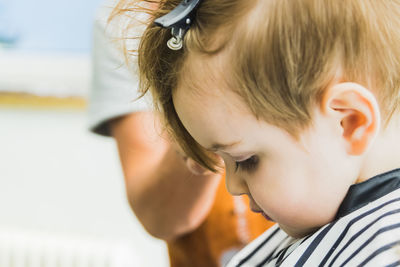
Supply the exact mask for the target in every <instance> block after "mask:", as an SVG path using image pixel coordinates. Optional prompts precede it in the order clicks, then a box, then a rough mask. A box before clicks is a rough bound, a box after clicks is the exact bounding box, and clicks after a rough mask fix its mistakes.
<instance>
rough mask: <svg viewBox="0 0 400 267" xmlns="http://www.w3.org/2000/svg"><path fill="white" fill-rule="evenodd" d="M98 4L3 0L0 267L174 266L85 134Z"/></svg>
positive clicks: (115, 169) (99, 142) (103, 152)
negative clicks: (145, 229) (93, 35)
mask: <svg viewBox="0 0 400 267" xmlns="http://www.w3.org/2000/svg"><path fill="white" fill-rule="evenodd" d="M101 4H102V1H101V0H85V1H81V0H68V1H65V0H64V1H60V0H56V1H54V0H53V1H51V0H36V1H32V0H0V266H1V267H14V266H15V267H20V266H26V267H28V266H29V267H31V266H52V267H53V266H65V267H69V266H71V267H72V266H81V267H86V266H93V267H97V266H99V267H101V266H109V267H121V266H160V267H163V266H168V259H167V252H166V248H165V245H164V243H163V242H161V241H159V240H156V239H153V238H151V237H150V236H148V235H147V234H146V233H145V232H144V230H143V228H142V227H141V225H140V224H139V223H138V221H137V219H136V218H135V217H134V215H133V214H132V212H131V210H130V208H129V205H128V202H127V200H126V196H125V189H124V184H123V176H122V171H121V168H120V164H119V159H118V154H117V150H116V146H115V144H114V141H113V140H112V139H111V138H105V137H100V136H96V135H94V134H92V133H89V131H88V130H87V127H88V125H87V114H86V107H87V96H88V91H89V86H90V79H91V62H90V58H91V55H90V53H91V38H92V24H93V19H94V15H95V12H96V9H97V8H98V7H99V6H100V5H101Z"/></svg>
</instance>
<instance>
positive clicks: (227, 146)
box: [208, 141, 241, 151]
mask: <svg viewBox="0 0 400 267" xmlns="http://www.w3.org/2000/svg"><path fill="white" fill-rule="evenodd" d="M240 142H241V141H236V142H232V143H230V144H219V143H215V144H213V145H212V146H211V148H209V149H208V150H211V151H217V150H220V149H226V148H232V147H234V146H236V145H237V144H239V143H240Z"/></svg>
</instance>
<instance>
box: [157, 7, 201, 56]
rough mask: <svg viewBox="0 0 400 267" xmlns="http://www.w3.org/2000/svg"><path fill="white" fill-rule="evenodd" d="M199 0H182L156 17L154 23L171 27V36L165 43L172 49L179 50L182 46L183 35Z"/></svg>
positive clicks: (189, 24)
mask: <svg viewBox="0 0 400 267" xmlns="http://www.w3.org/2000/svg"><path fill="white" fill-rule="evenodd" d="M200 3H201V0H183V1H182V2H181V3H180V4H179V5H178V6H176V7H175V8H174V9H173V10H172V11H171V12H169V13H168V14H166V15H164V16H162V17H160V18H158V19H156V20H155V21H154V23H155V24H156V25H158V26H160V27H163V28H171V29H172V30H171V33H172V38H171V39H169V40H168V42H167V45H168V47H169V48H170V49H172V50H179V49H181V48H182V46H183V37H184V36H185V33H186V31H187V30H189V28H190V26H191V25H192V22H193V20H194V18H195V16H196V9H197V8H198V6H199V4H200Z"/></svg>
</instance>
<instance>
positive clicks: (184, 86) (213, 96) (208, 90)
mask: <svg viewBox="0 0 400 267" xmlns="http://www.w3.org/2000/svg"><path fill="white" fill-rule="evenodd" d="M209 71H210V70H205V71H204V72H203V73H200V74H196V76H197V77H196V78H195V80H192V81H193V83H191V84H188V83H187V82H186V83H180V86H178V88H177V89H176V90H175V91H174V93H173V102H174V106H175V110H176V112H177V114H178V116H179V119H180V120H181V122H182V124H183V125H184V127H185V128H186V130H187V131H188V132H189V134H190V135H191V136H192V137H193V138H194V139H195V140H196V141H197V142H198V143H199V144H200V145H202V146H203V147H207V148H209V147H211V145H212V144H214V143H230V142H236V141H238V140H239V139H242V138H243V135H244V131H243V129H244V128H243V127H242V126H243V125H244V124H248V123H249V121H250V120H249V119H250V118H252V119H253V120H255V118H254V116H253V115H251V114H250V113H249V112H248V111H247V108H246V105H245V104H244V103H243V101H242V100H241V99H240V97H239V96H238V95H237V94H235V93H234V92H233V91H232V90H230V89H229V88H226V86H225V84H224V82H223V81H221V80H218V79H216V78H217V77H216V76H214V77H215V79H212V80H207V79H206V78H204V79H203V82H201V80H200V77H202V76H203V75H204V77H207V74H206V73H207V72H209Z"/></svg>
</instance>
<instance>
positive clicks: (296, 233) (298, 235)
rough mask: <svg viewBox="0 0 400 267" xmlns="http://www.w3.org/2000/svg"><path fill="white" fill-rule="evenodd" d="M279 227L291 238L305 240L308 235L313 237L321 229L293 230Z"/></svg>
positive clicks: (283, 226) (282, 226)
mask: <svg viewBox="0 0 400 267" xmlns="http://www.w3.org/2000/svg"><path fill="white" fill-rule="evenodd" d="M279 227H280V228H281V229H282V230H283V231H284V232H285V233H286V234H288V235H289V236H291V237H293V238H298V239H299V238H303V237H306V236H308V235H311V234H313V233H315V232H316V231H318V229H319V228H320V227H314V228H293V227H287V226H285V225H279Z"/></svg>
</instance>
